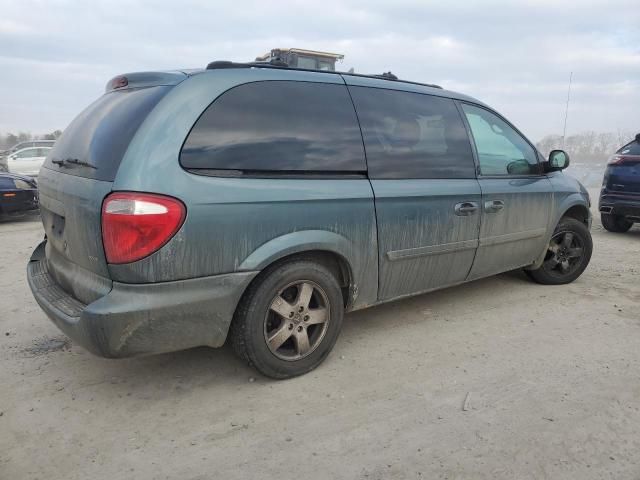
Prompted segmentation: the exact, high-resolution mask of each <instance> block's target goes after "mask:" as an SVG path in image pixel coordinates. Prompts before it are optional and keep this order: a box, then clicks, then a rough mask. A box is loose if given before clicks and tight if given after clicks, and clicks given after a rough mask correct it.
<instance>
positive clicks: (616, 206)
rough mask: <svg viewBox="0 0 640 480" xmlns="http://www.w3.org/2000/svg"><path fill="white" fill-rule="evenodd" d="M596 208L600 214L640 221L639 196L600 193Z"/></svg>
mask: <svg viewBox="0 0 640 480" xmlns="http://www.w3.org/2000/svg"><path fill="white" fill-rule="evenodd" d="M598 208H599V210H600V213H604V214H611V215H620V216H622V217H626V218H630V219H632V220H635V221H640V194H628V193H625V194H622V193H612V192H602V193H601V194H600V202H599V207H598Z"/></svg>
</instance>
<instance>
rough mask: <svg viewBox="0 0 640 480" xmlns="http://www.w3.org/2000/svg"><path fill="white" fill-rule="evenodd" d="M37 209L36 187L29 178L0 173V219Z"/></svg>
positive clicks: (33, 181) (34, 182)
mask: <svg viewBox="0 0 640 480" xmlns="http://www.w3.org/2000/svg"><path fill="white" fill-rule="evenodd" d="M37 209H38V185H37V183H36V181H35V180H34V179H33V178H31V177H25V176H23V175H15V174H13V173H4V172H3V173H0V217H4V216H6V215H16V214H20V213H24V212H28V211H31V210H37Z"/></svg>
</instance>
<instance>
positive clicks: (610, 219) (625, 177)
mask: <svg viewBox="0 0 640 480" xmlns="http://www.w3.org/2000/svg"><path fill="white" fill-rule="evenodd" d="M599 206H600V218H601V220H602V225H603V226H604V228H606V229H607V230H609V231H610V232H626V231H628V230H629V229H630V228H631V226H632V225H633V223H634V222H640V133H639V134H637V135H636V138H635V139H634V140H633V141H631V142H629V143H627V144H626V145H625V146H624V147H622V148H620V150H618V151H617V152H616V153H615V155H614V156H613V157H611V160H609V163H608V164H607V170H606V171H605V173H604V180H603V181H602V190H601V191H600V205H599Z"/></svg>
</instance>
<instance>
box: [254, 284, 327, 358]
mask: <svg viewBox="0 0 640 480" xmlns="http://www.w3.org/2000/svg"><path fill="white" fill-rule="evenodd" d="M330 311H331V306H330V304H329V298H328V297H327V294H326V293H325V292H324V290H323V289H322V288H321V287H320V286H319V285H318V284H317V283H314V282H311V281H309V280H300V281H297V282H292V283H290V284H288V285H287V286H285V287H284V288H283V289H282V290H280V291H279V292H278V293H277V294H276V295H275V296H274V297H273V299H272V300H271V303H270V306H269V310H268V311H267V314H266V315H265V319H264V339H265V341H266V342H267V347H269V350H270V351H271V353H273V354H274V355H275V356H276V357H278V358H279V359H281V360H287V361H295V360H300V359H302V358H304V357H306V356H308V355H310V354H311V353H312V352H313V351H314V350H315V349H316V348H318V347H319V346H320V344H321V343H322V340H323V339H324V336H325V334H326V333H327V328H328V326H329V322H330V320H331V316H330Z"/></svg>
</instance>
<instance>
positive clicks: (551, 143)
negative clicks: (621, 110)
mask: <svg viewBox="0 0 640 480" xmlns="http://www.w3.org/2000/svg"><path fill="white" fill-rule="evenodd" d="M60 135H62V131H61V130H54V131H53V132H51V133H45V134H43V135H35V134H33V133H29V132H20V133H17V134H15V133H6V134H2V133H0V150H3V149H7V148H11V147H13V146H14V145H15V144H17V143H20V142H27V141H29V140H56V139H57V138H58V137H59V136H60ZM634 137H635V133H632V132H629V131H622V130H618V131H617V132H594V131H587V132H581V133H576V134H574V135H568V136H567V137H566V138H565V139H564V141H563V138H562V135H556V134H552V135H546V136H545V137H543V138H542V139H541V140H540V141H539V142H538V143H536V147H538V150H540V152H541V153H542V154H543V155H545V156H546V155H548V154H549V152H550V151H551V150H553V149H556V148H561V149H563V150H566V151H567V152H568V153H569V155H570V156H571V158H572V160H573V161H574V162H584V163H601V162H606V161H607V159H608V158H609V157H610V156H611V155H612V154H613V153H614V152H615V151H616V150H617V149H618V148H620V147H621V146H622V145H625V144H627V143H629V142H630V141H631V140H633V138H634Z"/></svg>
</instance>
